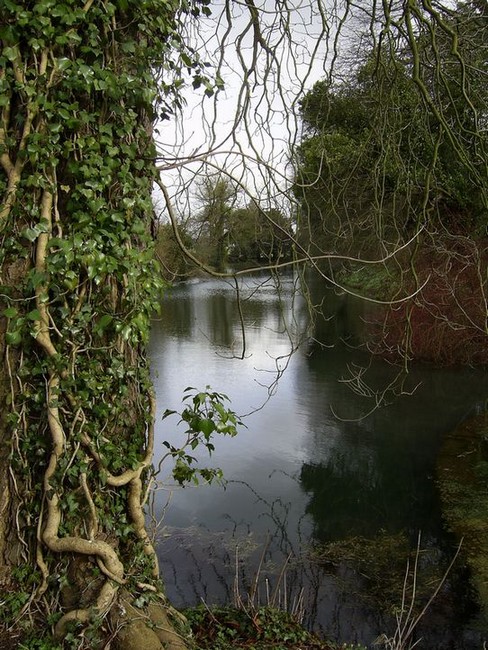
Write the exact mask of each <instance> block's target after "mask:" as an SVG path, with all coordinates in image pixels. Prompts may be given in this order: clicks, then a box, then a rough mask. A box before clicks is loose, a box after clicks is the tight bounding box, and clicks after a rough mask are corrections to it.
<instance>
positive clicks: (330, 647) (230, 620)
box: [185, 606, 365, 650]
mask: <svg viewBox="0 0 488 650" xmlns="http://www.w3.org/2000/svg"><path fill="white" fill-rule="evenodd" d="M185 616H186V617H187V619H188V622H189V624H190V627H191V629H192V634H193V641H194V643H195V646H196V648H195V650H234V649H236V648H241V649H243V650H244V649H245V650H365V648H364V646H360V645H352V644H351V645H349V644H347V645H344V644H343V645H337V644H333V643H330V642H327V641H324V640H322V639H320V638H319V637H317V636H316V635H314V634H311V633H310V632H307V631H306V630H305V629H304V628H303V627H302V626H301V625H300V623H299V622H298V621H297V620H296V619H294V618H293V617H292V616H291V615H290V614H288V613H286V612H283V611H281V610H279V609H274V608H272V607H259V608H251V609H249V610H248V611H245V610H242V609H236V608H234V607H218V608H214V609H209V608H208V607H205V606H200V607H196V608H193V609H190V610H186V611H185Z"/></svg>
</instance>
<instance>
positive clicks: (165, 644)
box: [110, 590, 188, 650]
mask: <svg viewBox="0 0 488 650" xmlns="http://www.w3.org/2000/svg"><path fill="white" fill-rule="evenodd" d="M171 610H172V608H169V609H168V608H167V607H166V606H165V605H164V604H163V603H162V602H161V603H158V602H151V603H150V604H149V605H148V607H147V609H146V611H143V610H140V609H137V608H136V607H134V605H133V604H132V598H131V596H130V594H129V593H128V592H127V591H125V590H123V591H122V592H121V593H120V598H119V606H118V607H115V608H113V610H112V611H111V613H110V620H111V622H112V625H113V626H114V628H116V630H117V631H116V637H115V648H116V650H141V648H144V650H188V643H187V641H186V640H185V637H183V636H181V635H180V634H178V633H177V632H176V631H175V628H174V625H173V624H172V622H171V620H170V616H171Z"/></svg>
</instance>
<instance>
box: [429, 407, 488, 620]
mask: <svg viewBox="0 0 488 650" xmlns="http://www.w3.org/2000/svg"><path fill="white" fill-rule="evenodd" d="M438 476H439V479H438V480H439V489H440V493H441V497H442V503H443V512H444V517H445V520H446V524H447V526H448V527H449V529H450V530H451V531H452V532H453V534H454V535H456V537H458V538H459V539H462V540H463V544H462V550H461V553H462V557H463V559H464V561H465V562H466V564H467V566H468V568H469V570H470V573H471V580H472V584H473V586H474V589H475V591H476V593H477V598H478V600H479V604H480V607H481V616H480V625H481V626H482V628H483V629H484V630H488V414H487V413H484V414H482V415H478V416H476V417H473V418H472V419H470V420H468V421H467V422H465V423H463V424H462V425H460V426H459V427H458V428H457V429H455V430H454V431H452V432H451V433H449V434H448V435H447V436H446V439H445V441H444V444H443V447H442V450H441V453H440V456H439V462H438Z"/></svg>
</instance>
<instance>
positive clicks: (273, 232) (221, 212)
mask: <svg viewBox="0 0 488 650" xmlns="http://www.w3.org/2000/svg"><path fill="white" fill-rule="evenodd" d="M194 198H195V208H194V212H192V213H191V214H190V215H188V216H187V217H186V218H183V219H181V220H180V223H179V224H178V230H179V234H180V237H181V239H182V241H183V243H184V246H185V248H187V249H189V250H191V251H192V252H193V253H194V255H195V256H196V257H197V258H198V259H199V260H201V262H202V263H203V264H204V265H205V266H207V267H211V268H212V269H214V270H215V271H217V272H223V271H225V270H226V269H228V268H234V269H235V268H244V267H248V268H255V267H258V266H273V265H275V264H277V263H281V262H285V261H290V260H291V259H292V255H293V246H292V243H293V228H292V221H291V218H289V217H286V216H285V215H284V214H283V213H282V212H281V211H280V210H278V209H276V208H264V207H262V206H260V205H259V204H258V203H257V202H256V201H255V200H251V201H249V202H248V203H247V204H242V203H241V202H240V192H239V191H238V189H237V188H236V187H235V186H234V185H233V183H232V182H231V181H230V180H229V179H228V178H227V177H225V176H224V175H223V174H218V175H216V176H208V177H205V178H203V179H202V181H201V182H200V183H199V186H198V190H197V192H196V194H195V197H194ZM156 251H157V254H158V257H159V258H160V261H161V263H162V269H163V274H164V276H165V278H166V279H168V280H170V281H174V280H177V279H183V278H185V277H187V276H188V275H189V274H191V273H192V272H195V266H194V265H193V264H190V263H189V262H188V260H187V259H186V258H185V255H184V253H183V252H182V250H181V247H180V246H179V245H178V242H177V240H176V237H175V235H174V231H173V226H172V224H170V223H160V224H159V225H158V235H157V243H156Z"/></svg>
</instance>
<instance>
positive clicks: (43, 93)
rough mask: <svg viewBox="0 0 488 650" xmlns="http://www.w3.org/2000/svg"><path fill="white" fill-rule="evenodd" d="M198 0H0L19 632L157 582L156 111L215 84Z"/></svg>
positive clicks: (5, 395) (163, 114) (10, 478)
mask: <svg viewBox="0 0 488 650" xmlns="http://www.w3.org/2000/svg"><path fill="white" fill-rule="evenodd" d="M207 4H208V2H207V0H198V1H197V0H195V2H191V3H190V2H183V3H181V2H176V1H175V0H144V1H142V2H137V3H132V2H126V1H125V0H114V1H113V2H111V1H108V0H86V2H85V3H84V4H82V3H80V2H79V1H77V0H66V1H64V2H58V1H55V0H39V1H36V2H34V1H31V2H15V1H13V0H5V2H3V3H2V6H1V8H0V39H1V40H0V111H1V115H0V164H1V169H0V197H1V200H0V238H1V239H0V256H1V257H0V265H1V267H0V268H1V277H0V285H1V286H0V294H1V305H0V313H1V331H2V334H3V336H2V341H3V342H4V345H3V346H2V349H1V353H2V355H3V360H4V364H3V367H4V375H3V379H4V381H3V382H2V389H1V393H0V397H1V399H2V402H3V406H4V408H3V415H2V420H1V430H0V441H1V449H2V451H1V455H0V461H2V462H4V463H5V465H6V467H8V471H7V472H6V473H5V477H6V478H5V479H4V480H3V483H2V486H1V487H2V489H3V490H4V492H3V495H4V496H3V498H2V500H1V504H0V514H1V515H2V517H3V519H4V520H10V521H11V522H13V526H12V528H11V529H10V528H9V527H8V526H2V527H1V530H0V551H1V552H2V558H1V561H0V568H1V570H2V573H1V575H0V578H1V580H2V581H3V582H4V583H5V584H8V591H9V593H10V594H11V595H10V596H8V597H7V599H6V600H5V601H4V603H3V604H4V608H3V612H4V613H3V614H2V616H3V618H4V621H3V623H4V624H5V626H6V627H8V628H9V629H10V630H13V629H14V628H15V629H20V632H19V634H20V636H21V638H27V639H28V638H30V637H29V634H30V632H29V629H31V630H34V633H35V634H37V635H38V634H39V629H41V630H42V634H45V633H46V632H49V630H51V631H52V633H53V636H54V639H56V642H57V643H63V639H64V640H65V641H64V643H68V641H67V639H69V638H72V637H70V634H72V633H71V632H70V630H71V628H72V626H73V625H74V626H75V628H76V626H77V625H79V624H82V625H83V624H86V623H87V622H90V621H92V620H93V619H94V617H95V618H97V617H98V618H100V617H101V616H103V615H105V614H106V613H107V612H108V611H109V610H110V609H111V608H112V606H113V603H114V600H115V598H116V595H117V592H118V591H119V590H120V589H121V587H122V586H124V589H125V590H127V591H128V592H134V591H138V590H139V591H140V590H148V591H149V592H151V593H152V592H154V591H156V590H157V587H158V568H157V558H156V555H155V552H154V549H153V547H152V544H151V541H150V539H149V537H148V535H147V532H146V529H145V525H144V513H143V504H144V502H145V499H146V494H145V492H146V484H147V477H148V472H149V471H150V463H151V457H152V449H153V427H154V413H155V407H154V396H153V393H152V387H151V382H150V378H149V371H148V365H147V362H146V360H145V356H144V347H145V344H146V342H147V338H148V331H149V320H150V317H151V315H152V314H153V312H154V310H156V309H157V307H158V299H159V294H160V291H161V288H162V285H161V281H160V277H161V275H160V273H159V272H158V268H157V265H156V262H155V261H154V258H153V244H152V232H151V224H152V219H153V209H152V202H151V190H152V183H153V181H154V179H155V175H156V172H155V167H154V157H155V151H154V145H153V138H152V124H153V122H154V120H155V118H156V117H159V118H160V119H166V118H169V117H170V116H171V114H172V111H173V110H174V108H175V107H177V106H178V105H179V104H180V103H181V102H182V98H181V89H182V88H183V86H184V84H185V83H188V82H189V83H192V84H193V86H194V87H198V86H200V85H202V84H203V86H204V87H205V90H206V92H207V94H210V93H211V92H212V89H213V84H214V82H213V81H212V80H211V79H210V78H209V77H208V76H207V72H206V66H205V65H204V63H203V62H200V61H199V58H198V55H197V53H196V52H194V51H193V50H192V49H191V48H190V47H189V46H187V45H186V44H185V40H184V38H183V36H182V29H181V25H182V21H183V17H185V19H186V18H188V19H191V18H198V16H199V15H200V13H201V12H203V13H208V11H209V10H208V7H207ZM22 565H27V566H29V567H32V568H34V567H35V570H31V571H30V572H29V573H28V574H26V573H25V572H22V571H21V570H20V569H19V567H21V566H22ZM15 567H17V568H15ZM19 594H24V596H23V597H19ZM46 621H47V622H48V625H47V628H48V629H46ZM35 630H37V632H35ZM105 632H107V630H105ZM48 636H49V634H48ZM74 638H75V639H76V643H75V646H76V647H92V646H91V645H90V643H92V641H93V640H92V641H90V642H88V641H86V644H88V645H85V646H83V643H85V641H83V634H81V633H80V635H78V636H75V637H74ZM28 647H31V646H28ZM32 647H34V646H32ZM36 647H37V646H36Z"/></svg>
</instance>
